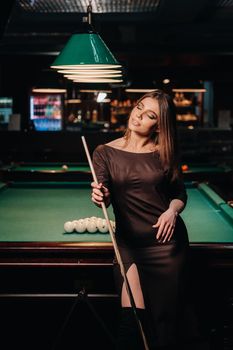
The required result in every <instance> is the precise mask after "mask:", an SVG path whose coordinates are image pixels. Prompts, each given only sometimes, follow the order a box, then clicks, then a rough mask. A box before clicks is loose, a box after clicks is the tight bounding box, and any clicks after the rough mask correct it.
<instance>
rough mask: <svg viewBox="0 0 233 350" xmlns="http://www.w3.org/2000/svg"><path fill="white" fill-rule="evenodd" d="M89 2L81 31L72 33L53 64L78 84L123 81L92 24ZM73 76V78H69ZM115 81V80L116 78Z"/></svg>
mask: <svg viewBox="0 0 233 350" xmlns="http://www.w3.org/2000/svg"><path fill="white" fill-rule="evenodd" d="M91 14H92V7H91V1H89V5H88V7H87V15H88V16H87V17H84V18H83V22H84V23H83V26H82V30H81V31H80V32H79V33H75V34H73V35H72V36H71V37H70V39H69V40H68V42H67V44H66V45H65V47H64V48H63V50H62V51H61V52H60V54H59V55H58V56H57V58H56V59H55V61H54V62H53V64H52V66H51V68H54V69H56V70H57V71H58V72H59V73H61V74H63V75H64V77H66V78H68V79H70V80H73V81H77V80H78V81H79V82H86V83H92V82H98V81H99V82H100V83H102V82H103V80H104V81H105V80H107V81H106V82H109V81H108V80H110V81H111V82H112V81H115V82H120V81H122V75H123V73H122V70H121V68H122V66H121V64H120V63H119V62H118V61H117V60H116V58H115V57H114V55H113V54H112V52H111V51H110V50H109V48H108V47H107V45H106V44H105V42H104V41H103V40H102V38H101V37H100V36H99V34H98V33H97V32H96V31H95V30H94V29H93V27H92V25H91ZM72 76H73V77H72ZM116 78H117V79H116Z"/></svg>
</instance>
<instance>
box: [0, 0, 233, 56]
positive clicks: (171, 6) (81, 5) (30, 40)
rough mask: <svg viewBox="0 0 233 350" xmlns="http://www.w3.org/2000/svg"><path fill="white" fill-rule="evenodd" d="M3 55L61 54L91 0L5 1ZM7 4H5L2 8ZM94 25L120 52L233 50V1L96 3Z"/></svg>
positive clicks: (124, 0)
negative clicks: (11, 53) (10, 53)
mask: <svg viewBox="0 0 233 350" xmlns="http://www.w3.org/2000/svg"><path fill="white" fill-rule="evenodd" d="M4 2H5V4H6V5H7V6H6V7H7V8H8V9H7V10H3V11H1V20H2V21H1V22H2V25H1V28H2V40H1V45H0V52H1V53H9V52H13V53H15V54H18V53H30V54H31V53H41V54H57V53H58V52H59V51H60V49H61V48H62V46H63V45H64V43H65V41H66V40H67V38H68V37H69V36H70V35H71V34H72V33H73V32H75V31H76V30H78V29H79V28H80V26H81V25H82V17H83V15H85V12H86V4H87V3H88V1H76V0H17V1H12V0H5V1H4ZM2 3H3V1H1V7H2ZM91 4H92V8H93V21H94V26H95V28H96V29H97V30H98V32H99V34H100V35H101V36H102V37H103V39H104V40H105V41H106V42H107V44H108V45H109V46H111V48H112V50H114V51H115V52H117V53H119V54H120V53H122V52H130V53H134V52H135V53H137V54H138V53H140V54H143V53H144V52H146V53H149V52H161V51H162V52H170V51H176V52H205V53H213V52H214V53H232V52H233V0H154V1H153V0H135V1H134V0H118V1H116V0H115V1H114V0H113V1H111V0H103V1H101V0H99V1H98V0H96V1H91Z"/></svg>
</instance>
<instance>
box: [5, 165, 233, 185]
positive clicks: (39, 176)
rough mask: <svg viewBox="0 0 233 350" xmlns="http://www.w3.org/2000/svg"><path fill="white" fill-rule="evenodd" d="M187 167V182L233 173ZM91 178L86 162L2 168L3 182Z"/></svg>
mask: <svg viewBox="0 0 233 350" xmlns="http://www.w3.org/2000/svg"><path fill="white" fill-rule="evenodd" d="M64 166H66V167H67V168H66V169H64ZM181 166H184V164H181ZM185 166H188V168H187V169H186V170H183V175H184V180H185V181H199V182H200V181H212V180H216V179H219V178H222V176H227V175H228V174H229V173H230V172H231V171H232V168H231V167H230V166H228V165H218V164H211V163H210V164H203V163H187V164H185ZM91 178H92V177H91V171H90V167H89V165H88V163H85V162H79V163H70V162H66V163H61V162H60V163H59V162H34V163H32V162H31V163H29V162H15V163H14V162H13V163H11V164H5V165H2V166H1V167H0V179H1V180H2V181H90V180H91Z"/></svg>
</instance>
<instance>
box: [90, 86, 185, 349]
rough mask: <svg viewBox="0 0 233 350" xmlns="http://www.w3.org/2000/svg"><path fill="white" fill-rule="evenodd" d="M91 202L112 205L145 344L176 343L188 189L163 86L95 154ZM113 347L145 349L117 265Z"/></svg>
mask: <svg viewBox="0 0 233 350" xmlns="http://www.w3.org/2000/svg"><path fill="white" fill-rule="evenodd" d="M93 165H94V168H95V171H96V174H97V178H98V183H99V184H96V183H95V182H93V183H92V188H93V190H92V201H93V202H94V203H95V204H96V205H97V206H99V207H101V202H102V201H104V202H105V204H106V206H107V207H108V206H109V205H110V204H112V206H113V210H114V214H115V221H116V231H115V236H116V240H117V243H118V247H119V250H120V254H121V257H122V260H123V263H124V266H125V271H126V272H127V277H128V281H129V284H130V287H131V290H132V293H133V297H134V300H135V304H136V308H137V314H138V316H139V318H140V320H141V323H142V326H143V329H144V331H145V335H146V338H147V341H148V343H149V347H150V349H152V348H154V347H155V348H156V349H159V348H161V349H164V348H166V349H167V348H169V346H171V348H173V349H174V345H177V344H180V341H181V336H182V333H183V332H184V329H183V325H182V324H181V320H182V316H183V311H184V307H183V306H184V300H185V299H184V297H185V291H184V285H185V283H184V282H185V270H186V257H187V250H188V246H189V243H188V236H187V230H186V227H185V224H184V222H183V220H182V219H181V217H180V216H179V214H180V213H181V212H182V210H183V209H184V207H185V205H186V201H187V194H186V191H185V186H184V183H183V180H182V176H181V171H180V168H179V165H178V154H177V139H176V115H175V107H174V104H173V101H172V98H171V97H170V96H169V95H167V94H166V93H164V92H163V91H161V90H156V91H152V92H149V93H147V94H145V95H144V96H142V98H141V99H139V101H138V102H137V105H136V106H135V107H134V108H133V110H132V112H131V114H130V116H129V120H128V127H127V130H126V133H125V135H124V136H123V137H121V138H118V139H116V140H114V141H112V142H109V143H107V144H104V145H100V146H98V147H97V148H96V149H95V150H94V153H93ZM114 272H115V280H116V285H117V288H118V291H119V295H120V297H121V306H122V309H121V310H122V318H121V324H120V327H119V335H118V345H117V349H127V350H136V349H143V344H142V342H141V337H140V334H139V332H138V330H137V327H136V325H135V319H134V315H133V312H132V308H131V307H130V306H131V304H130V300H129V298H128V294H127V291H126V288H125V285H124V283H123V279H122V276H121V273H120V270H119V266H118V264H117V263H115V269H114Z"/></svg>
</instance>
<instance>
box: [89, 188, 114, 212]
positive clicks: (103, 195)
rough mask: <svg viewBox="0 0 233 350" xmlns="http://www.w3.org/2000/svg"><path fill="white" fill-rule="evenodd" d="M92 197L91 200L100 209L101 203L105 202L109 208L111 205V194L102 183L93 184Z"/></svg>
mask: <svg viewBox="0 0 233 350" xmlns="http://www.w3.org/2000/svg"><path fill="white" fill-rule="evenodd" d="M91 187H92V195H91V200H92V202H93V203H95V204H96V205H97V206H98V207H101V203H102V202H104V203H105V205H106V206H107V207H108V206H109V205H110V202H111V200H110V192H109V190H108V189H107V187H105V186H104V185H103V184H102V183H99V184H97V183H96V182H92V183H91Z"/></svg>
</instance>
